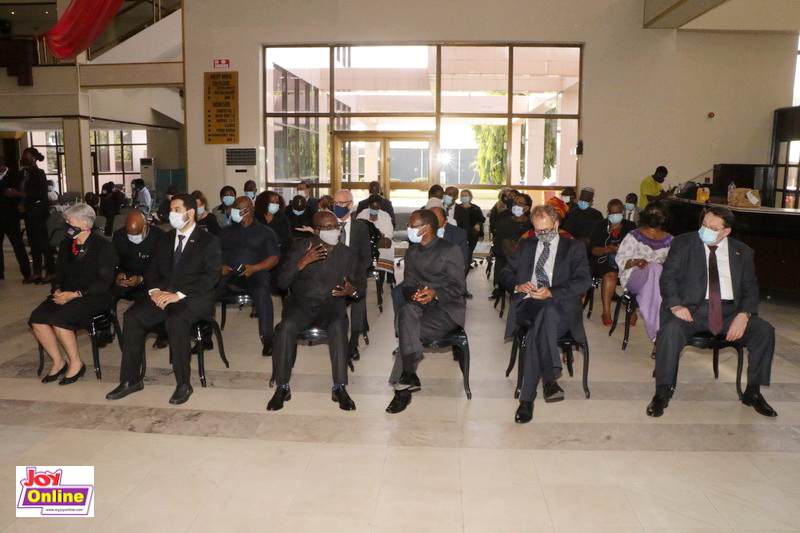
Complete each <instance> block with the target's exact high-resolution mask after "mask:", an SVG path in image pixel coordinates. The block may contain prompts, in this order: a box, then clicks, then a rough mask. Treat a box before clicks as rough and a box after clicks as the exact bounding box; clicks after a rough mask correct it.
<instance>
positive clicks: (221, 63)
mask: <svg viewBox="0 0 800 533" xmlns="http://www.w3.org/2000/svg"><path fill="white" fill-rule="evenodd" d="M214 68H231V60H230V59H215V60H214Z"/></svg>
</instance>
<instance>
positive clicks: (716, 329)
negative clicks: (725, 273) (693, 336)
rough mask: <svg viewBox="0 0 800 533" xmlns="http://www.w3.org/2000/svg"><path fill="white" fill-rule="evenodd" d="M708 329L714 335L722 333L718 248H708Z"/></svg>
mask: <svg viewBox="0 0 800 533" xmlns="http://www.w3.org/2000/svg"><path fill="white" fill-rule="evenodd" d="M708 329H709V330H711V333H713V334H714V335H719V333H720V332H721V331H722V289H721V288H720V286H719V267H718V266H717V247H716V246H709V247H708Z"/></svg>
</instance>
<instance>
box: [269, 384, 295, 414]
mask: <svg viewBox="0 0 800 533" xmlns="http://www.w3.org/2000/svg"><path fill="white" fill-rule="evenodd" d="M291 399H292V391H291V390H290V389H289V387H288V386H287V387H278V390H276V391H275V394H273V395H272V399H271V400H270V401H269V403H268V404H267V411H280V410H281V409H283V402H288V401H289V400H291Z"/></svg>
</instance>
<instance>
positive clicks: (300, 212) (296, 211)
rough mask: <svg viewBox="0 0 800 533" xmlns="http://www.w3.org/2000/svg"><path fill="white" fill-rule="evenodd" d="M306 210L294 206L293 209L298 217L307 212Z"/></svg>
mask: <svg viewBox="0 0 800 533" xmlns="http://www.w3.org/2000/svg"><path fill="white" fill-rule="evenodd" d="M305 212H306V210H305V209H303V210H302V211H298V210H297V209H294V208H293V209H292V213H294V214H295V215H297V216H298V217H299V216H300V215H302V214H303V213H305Z"/></svg>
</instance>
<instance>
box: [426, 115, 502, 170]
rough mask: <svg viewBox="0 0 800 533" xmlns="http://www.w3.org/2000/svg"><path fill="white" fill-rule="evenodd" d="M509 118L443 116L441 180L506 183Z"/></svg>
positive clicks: (440, 147) (440, 138)
mask: <svg viewBox="0 0 800 533" xmlns="http://www.w3.org/2000/svg"><path fill="white" fill-rule="evenodd" d="M507 142H508V121H507V120H506V119H500V118H443V119H442V126H441V130H440V134H439V155H438V157H437V159H438V162H439V182H440V183H447V184H454V185H455V184H458V185H505V183H506V163H507V160H508V154H507Z"/></svg>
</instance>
